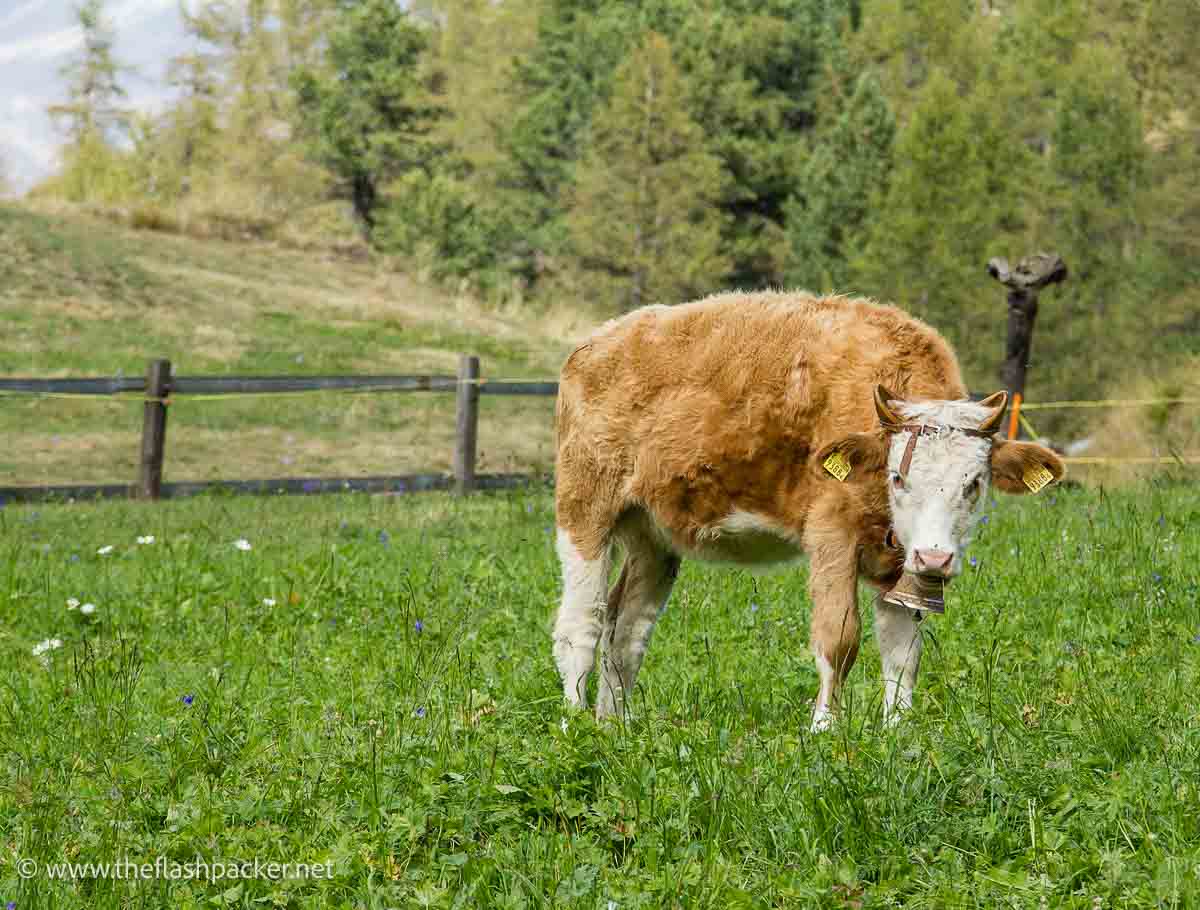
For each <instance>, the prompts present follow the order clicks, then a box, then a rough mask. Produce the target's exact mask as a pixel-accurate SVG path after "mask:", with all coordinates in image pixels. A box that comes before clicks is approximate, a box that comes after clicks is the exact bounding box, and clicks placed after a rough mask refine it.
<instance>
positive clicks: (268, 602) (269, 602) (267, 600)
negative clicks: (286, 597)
mask: <svg viewBox="0 0 1200 910" xmlns="http://www.w3.org/2000/svg"><path fill="white" fill-rule="evenodd" d="M263 606H264V607H273V606H275V598H274V597H264V598H263Z"/></svg>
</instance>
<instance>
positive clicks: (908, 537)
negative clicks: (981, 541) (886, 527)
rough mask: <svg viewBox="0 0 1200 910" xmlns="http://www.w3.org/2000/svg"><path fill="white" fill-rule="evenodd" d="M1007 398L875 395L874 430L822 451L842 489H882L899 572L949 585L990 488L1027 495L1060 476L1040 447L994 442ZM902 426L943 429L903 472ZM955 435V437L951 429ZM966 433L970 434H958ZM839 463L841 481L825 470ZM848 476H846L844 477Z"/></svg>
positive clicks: (925, 441) (917, 449)
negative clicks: (899, 554)
mask: <svg viewBox="0 0 1200 910" xmlns="http://www.w3.org/2000/svg"><path fill="white" fill-rule="evenodd" d="M1007 401H1008V395H1007V394H1006V393H1004V392H997V393H996V394H995V395H992V396H991V397H990V398H985V399H984V400H983V401H980V402H972V401H965V400H964V401H903V400H900V399H897V398H896V396H894V395H892V394H891V393H889V392H888V390H887V389H886V388H884V387H883V386H878V387H877V388H876V389H875V410H876V412H877V414H878V416H879V426H878V427H877V428H876V429H874V430H870V431H868V432H864V433H851V434H850V435H848V436H845V437H843V438H841V439H838V440H837V441H835V442H831V443H829V444H828V445H826V446H824V447H823V448H822V449H821V450H820V451H819V452H818V453H817V454H816V464H817V465H823V466H824V468H823V469H822V470H824V471H826V472H828V473H827V475H826V476H828V474H832V475H833V476H834V477H838V478H839V479H840V480H842V481H843V482H847V480H848V482H850V483H865V484H872V485H873V484H876V483H878V482H879V480H880V478H881V476H882V479H883V482H884V483H886V484H887V495H888V505H889V508H890V511H891V521H892V530H893V531H894V532H895V535H896V538H897V540H898V542H899V544H900V546H901V547H903V549H904V568H905V569H906V570H908V571H909V572H913V573H916V574H917V575H925V576H931V575H932V576H940V577H942V578H951V577H953V576H954V575H957V574H958V573H959V572H960V571H962V563H963V551H964V550H965V549H966V546H967V543H968V542H969V541H970V539H971V531H972V530H973V529H974V527H975V525H976V524H977V523H978V521H979V518H980V516H981V515H982V513H983V504H984V502H985V500H986V499H987V496H988V491H989V490H990V489H991V488H995V489H998V490H1001V491H1002V492H1005V493H1018V494H1020V493H1031V492H1036V491H1037V490H1039V489H1041V488H1042V487H1043V486H1044V485H1045V484H1046V483H1049V482H1050V481H1054V480H1058V479H1059V478H1061V477H1062V476H1063V473H1064V472H1065V470H1066V469H1065V467H1064V466H1063V463H1062V460H1061V459H1059V457H1058V456H1057V455H1055V454H1054V453H1053V452H1052V451H1050V450H1049V449H1047V448H1046V447H1045V446H1040V445H1038V444H1037V443H1033V442H1015V441H1009V440H1005V439H1000V438H998V437H995V436H994V434H995V433H996V432H997V431H998V430H999V428H1000V421H1001V418H1002V417H1003V416H1004V408H1005V405H1006V403H1007ZM906 424H915V425H921V426H937V427H945V428H946V429H945V430H943V431H942V432H941V433H939V434H937V435H921V436H920V437H919V438H918V439H917V443H916V445H915V446H914V448H913V452H912V458H911V459H910V461H909V464H908V465H907V470H902V468H903V467H904V453H905V450H906V449H907V448H908V443H909V440H910V439H911V438H912V433H911V432H909V431H908V430H904V429H901V428H902V427H903V426H904V425H906ZM955 428H957V429H955ZM964 430H966V431H969V432H963V431H964ZM834 458H837V459H840V460H843V461H842V462H841V466H842V467H846V466H847V465H848V467H847V468H846V471H845V473H842V474H840V475H839V473H838V472H837V471H834V470H832V469H831V468H830V467H829V465H830V464H831V463H832V460H833V459H834ZM847 475H848V476H847Z"/></svg>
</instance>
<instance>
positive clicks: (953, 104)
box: [851, 69, 997, 340]
mask: <svg viewBox="0 0 1200 910" xmlns="http://www.w3.org/2000/svg"><path fill="white" fill-rule="evenodd" d="M982 138H983V137H980V136H979V135H978V133H977V132H976V130H975V124H974V123H973V121H972V117H971V110H970V107H969V105H968V103H967V101H966V100H965V99H963V98H961V97H960V96H959V93H958V89H957V86H956V85H955V83H954V81H953V80H951V79H950V77H949V76H947V75H946V74H945V73H943V72H941V71H940V70H937V69H935V70H934V71H933V73H932V75H931V76H930V78H929V80H928V81H927V82H926V83H925V85H924V87H923V88H922V90H921V92H920V94H919V96H918V98H917V100H916V106H915V108H914V110H913V112H912V118H911V120H909V122H908V123H907V124H906V125H905V126H904V128H903V129H902V130H901V131H900V133H899V135H898V136H897V138H896V154H895V166H894V168H893V170H892V173H891V177H890V180H889V183H888V187H887V191H886V193H884V194H882V196H880V197H877V199H876V203H877V205H878V209H879V210H878V212H877V215H876V217H875V219H874V221H873V222H872V225H871V229H870V233H869V235H868V237H867V241H866V243H865V245H864V248H863V249H862V250H860V251H859V252H858V253H857V254H856V255H855V257H854V259H853V261H852V263H851V274H852V280H853V281H854V283H855V287H856V289H859V290H861V291H865V292H866V293H869V294H872V295H875V296H880V297H884V298H887V299H891V300H895V301H897V302H900V303H902V304H904V305H905V306H907V307H908V308H909V309H910V310H912V311H913V312H915V313H916V314H917V315H919V316H922V317H924V318H926V319H928V320H930V321H931V322H933V324H934V325H936V326H938V328H940V329H943V330H944V331H947V333H948V334H949V335H950V336H951V339H952V340H957V339H958V338H961V337H965V335H966V329H967V325H968V320H969V316H970V310H969V302H970V301H969V298H970V289H971V288H972V287H973V285H974V284H975V283H976V282H977V281H978V276H979V274H980V268H981V266H980V263H982V262H984V261H986V256H985V252H986V250H987V249H988V245H989V244H990V243H993V242H994V241H995V237H996V226H997V218H996V215H995V211H994V209H993V208H992V200H991V198H990V197H989V180H990V175H989V170H988V163H987V157H986V148H985V145H986V143H985V142H983V141H981V139H982Z"/></svg>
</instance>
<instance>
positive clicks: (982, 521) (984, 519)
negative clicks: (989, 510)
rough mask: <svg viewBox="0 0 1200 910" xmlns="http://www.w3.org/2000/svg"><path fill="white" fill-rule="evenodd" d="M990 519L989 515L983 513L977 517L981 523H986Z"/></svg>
mask: <svg viewBox="0 0 1200 910" xmlns="http://www.w3.org/2000/svg"><path fill="white" fill-rule="evenodd" d="M991 520H992V516H991V515H984V516H983V518H981V519H979V521H980V523H981V524H987V523H988V522H989V521H991Z"/></svg>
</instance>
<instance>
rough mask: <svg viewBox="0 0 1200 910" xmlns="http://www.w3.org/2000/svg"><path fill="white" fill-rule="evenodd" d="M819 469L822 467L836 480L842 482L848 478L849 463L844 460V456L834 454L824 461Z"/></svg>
mask: <svg viewBox="0 0 1200 910" xmlns="http://www.w3.org/2000/svg"><path fill="white" fill-rule="evenodd" d="M821 467H823V468H824V469H825V470H826V471H828V472H829V473H830V474H832V475H833V476H834V477H836V478H837V479H838V480H843V481H844V480H845V479H846V478H847V477H849V476H850V462H849V461H847V460H846V456H845V455H843V454H842V453H841V452H834V453H833V454H832V455H830V456H829V457H828V458H826V459H825V461H824V462H823V463H822V465H821Z"/></svg>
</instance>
